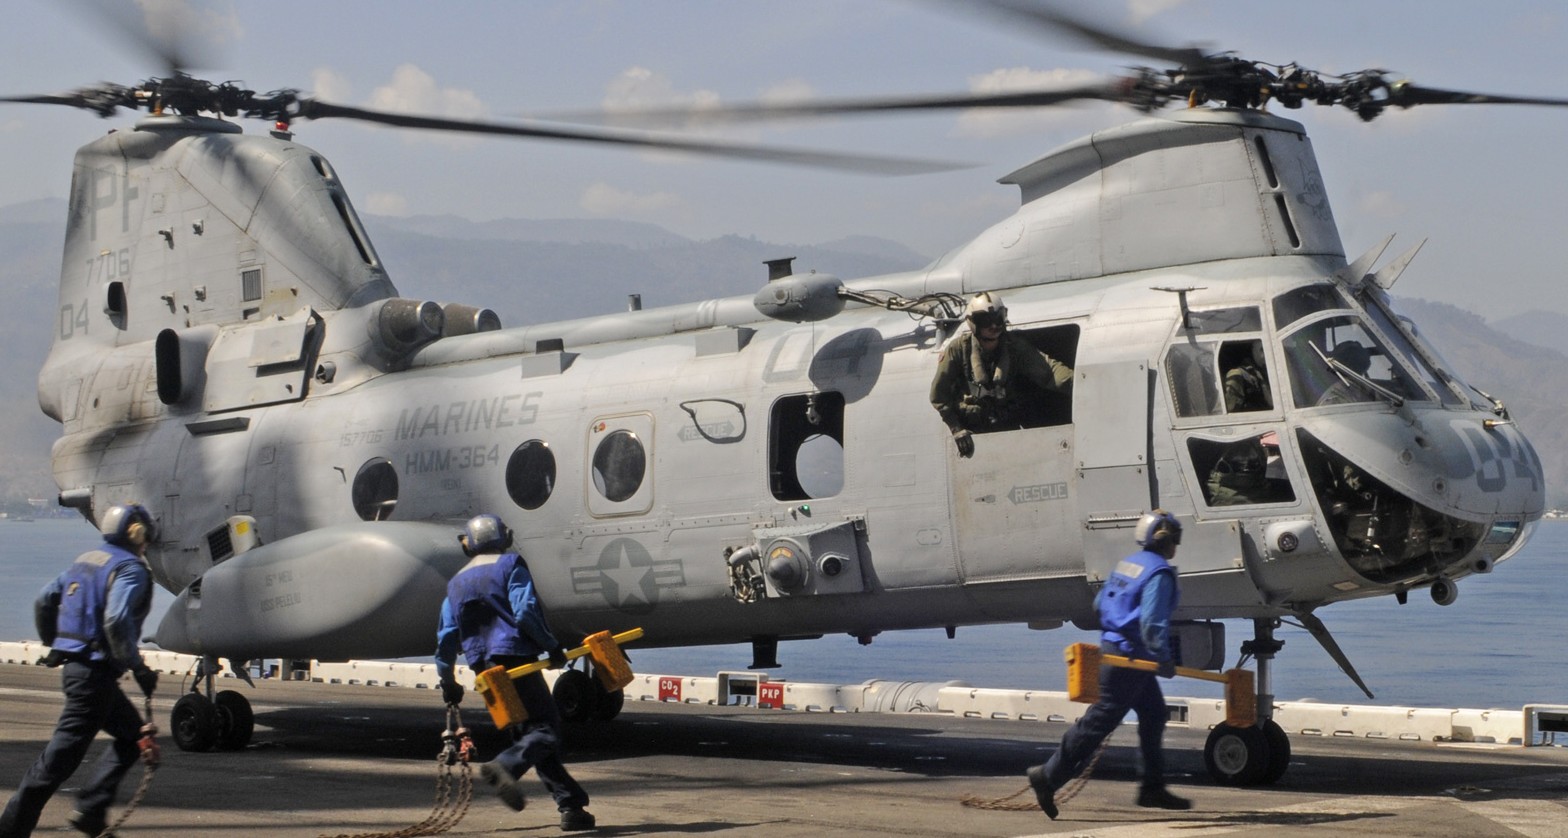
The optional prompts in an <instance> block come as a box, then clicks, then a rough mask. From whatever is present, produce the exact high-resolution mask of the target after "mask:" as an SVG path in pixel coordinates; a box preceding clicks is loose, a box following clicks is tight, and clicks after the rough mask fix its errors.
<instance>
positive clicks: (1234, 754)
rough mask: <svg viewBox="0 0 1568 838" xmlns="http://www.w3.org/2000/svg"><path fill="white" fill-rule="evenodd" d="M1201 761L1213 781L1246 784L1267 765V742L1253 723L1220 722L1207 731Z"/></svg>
mask: <svg viewBox="0 0 1568 838" xmlns="http://www.w3.org/2000/svg"><path fill="white" fill-rule="evenodd" d="M1203 764H1204V766H1205V767H1207V768H1208V769H1209V776H1211V777H1213V778H1214V780H1215V782H1218V783H1221V784H1224V785H1227V786H1250V785H1254V784H1256V783H1257V782H1258V780H1259V779H1260V778H1262V777H1263V774H1264V772H1265V771H1266V770H1267V769H1268V767H1269V743H1268V739H1267V738H1266V737H1264V735H1263V731H1262V730H1260V729H1259V728H1257V727H1234V726H1232V725H1229V724H1226V723H1224V722H1221V723H1219V724H1217V725H1215V726H1214V730H1212V731H1210V732H1209V741H1208V742H1206V743H1205V744H1204V746H1203Z"/></svg>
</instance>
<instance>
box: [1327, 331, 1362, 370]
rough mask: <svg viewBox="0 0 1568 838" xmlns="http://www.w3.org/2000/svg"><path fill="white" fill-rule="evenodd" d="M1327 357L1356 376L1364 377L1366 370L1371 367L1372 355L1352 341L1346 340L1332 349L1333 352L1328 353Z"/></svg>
mask: <svg viewBox="0 0 1568 838" xmlns="http://www.w3.org/2000/svg"><path fill="white" fill-rule="evenodd" d="M1329 356H1330V357H1332V358H1333V359H1334V360H1336V361H1338V362H1340V363H1341V364H1344V365H1345V366H1346V367H1349V368H1350V371H1351V372H1353V373H1355V374H1356V375H1366V374H1367V370H1368V369H1370V368H1371V367H1372V353H1371V352H1368V351H1367V348H1366V347H1365V346H1362V345H1361V344H1360V343H1358V342H1356V341H1353V340H1347V341H1345V342H1343V343H1341V344H1339V345H1338V346H1336V347H1334V351H1333V352H1331V353H1329Z"/></svg>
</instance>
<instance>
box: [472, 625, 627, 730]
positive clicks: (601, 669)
mask: <svg viewBox="0 0 1568 838" xmlns="http://www.w3.org/2000/svg"><path fill="white" fill-rule="evenodd" d="M641 637H642V629H640V628H634V629H630V630H628V631H623V632H621V633H620V634H617V635H613V636H612V635H611V634H610V633H609V632H608V631H601V632H598V633H596V634H590V635H588V636H587V637H585V638H583V645H581V646H578V647H577V648H575V649H572V650H570V651H568V652H567V653H566V659H567V660H568V661H572V660H576V659H578V658H580V657H582V656H583V655H589V656H591V657H592V658H593V664H594V666H593V669H594V673H595V674H596V675H598V676H599V683H601V684H603V685H604V688H605V689H606V690H608V691H610V692H614V691H616V690H618V689H621V688H622V687H624V686H626V685H627V684H630V683H631V682H632V668H631V664H630V663H628V662H627V660H626V655H624V654H622V653H621V645H620V644H622V643H630V642H632V641H633V640H637V639H640V638H641ZM548 668H550V662H549V661H534V662H533V663H525V664H523V665H522V666H514V667H512V668H511V669H507V668H506V667H504V666H493V667H491V668H489V669H486V670H485V671H483V672H481V673H479V674H478V675H475V676H474V689H476V690H478V691H479V696H480V697H481V698H483V699H484V700H485V709H486V710H489V711H490V718H491V719H493V720H495V726H496V727H499V728H504V727H506V726H508V725H515V724H522V723H523V722H526V721H528V711H526V710H524V709H523V701H522V699H521V698H519V697H518V696H517V687H516V686H514V685H513V684H512V681H513V680H515V679H518V678H521V677H523V676H524V675H529V674H532V673H535V672H539V671H541V670H545V669H548Z"/></svg>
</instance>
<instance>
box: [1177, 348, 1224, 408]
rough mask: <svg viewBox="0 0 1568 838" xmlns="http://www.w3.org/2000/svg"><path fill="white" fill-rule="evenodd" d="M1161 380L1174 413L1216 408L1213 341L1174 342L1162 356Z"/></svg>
mask: <svg viewBox="0 0 1568 838" xmlns="http://www.w3.org/2000/svg"><path fill="white" fill-rule="evenodd" d="M1165 380H1166V381H1167V382H1168V383H1169V384H1170V388H1171V403H1172V404H1174V405H1176V415H1177V416H1212V415H1214V414H1216V413H1219V412H1220V393H1219V387H1218V385H1216V383H1215V380H1214V345H1213V344H1208V343H1178V344H1176V345H1174V346H1172V347H1171V351H1170V353H1169V354H1167V355H1166V356H1165Z"/></svg>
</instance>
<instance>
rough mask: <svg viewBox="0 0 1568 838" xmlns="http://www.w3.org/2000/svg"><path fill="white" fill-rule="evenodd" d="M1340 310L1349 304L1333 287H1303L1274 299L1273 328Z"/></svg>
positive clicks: (1283, 326)
mask: <svg viewBox="0 0 1568 838" xmlns="http://www.w3.org/2000/svg"><path fill="white" fill-rule="evenodd" d="M1342 308H1350V303H1349V302H1347V301H1346V300H1345V298H1344V296H1343V295H1341V294H1340V293H1339V291H1337V290H1335V289H1334V287H1333V286H1331V285H1304V286H1302V287H1300V288H1297V289H1295V290H1294V291H1286V292H1285V293H1283V294H1281V295H1279V296H1278V297H1275V298H1274V326H1275V328H1278V329H1283V328H1285V327H1286V326H1289V325H1290V324H1292V323H1294V322H1296V321H1297V320H1300V319H1301V318H1303V317H1306V316H1308V315H1311V314H1317V313H1318V312H1320V311H1332V310H1334V309H1342Z"/></svg>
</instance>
